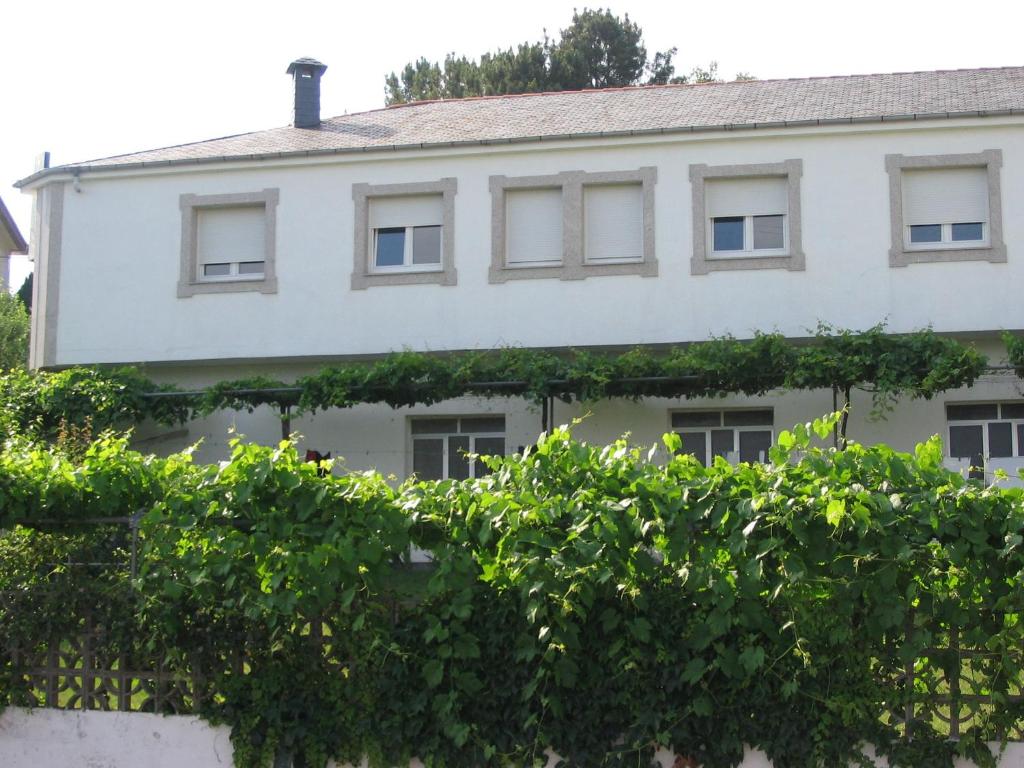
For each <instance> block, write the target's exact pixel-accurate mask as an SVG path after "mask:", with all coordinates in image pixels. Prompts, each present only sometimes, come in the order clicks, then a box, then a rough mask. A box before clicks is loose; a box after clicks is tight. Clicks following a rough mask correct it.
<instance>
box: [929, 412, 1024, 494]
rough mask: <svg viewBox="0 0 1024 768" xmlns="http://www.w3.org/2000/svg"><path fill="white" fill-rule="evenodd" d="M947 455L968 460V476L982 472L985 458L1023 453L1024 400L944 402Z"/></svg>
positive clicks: (977, 475)
mask: <svg viewBox="0 0 1024 768" xmlns="http://www.w3.org/2000/svg"><path fill="white" fill-rule="evenodd" d="M946 420H947V421H948V422H949V441H948V443H947V445H948V446H949V455H950V457H951V458H954V459H968V460H969V461H970V462H971V467H972V470H971V476H972V477H980V476H982V475H983V474H984V466H985V459H986V458H992V459H1001V458H1010V457H1013V456H1024V402H1016V403H965V404H962V405H947V406H946Z"/></svg>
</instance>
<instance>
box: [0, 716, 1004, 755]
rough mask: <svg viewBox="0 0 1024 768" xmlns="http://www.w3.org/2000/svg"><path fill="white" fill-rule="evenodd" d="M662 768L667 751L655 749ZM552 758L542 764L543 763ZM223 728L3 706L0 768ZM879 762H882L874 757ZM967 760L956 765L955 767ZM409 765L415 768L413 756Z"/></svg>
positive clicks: (185, 738) (181, 739)
mask: <svg viewBox="0 0 1024 768" xmlns="http://www.w3.org/2000/svg"><path fill="white" fill-rule="evenodd" d="M657 758H658V761H659V763H660V764H661V766H662V768H672V763H673V761H674V759H675V756H674V755H672V754H671V753H669V752H667V751H665V750H662V751H660V752H659V753H658V755H657ZM554 763H555V757H554V756H552V758H551V759H550V760H549V761H548V768H551V766H553V765H554ZM232 765H233V762H232V750H231V741H230V739H229V735H228V729H227V728H226V727H224V726H219V727H213V726H210V725H209V724H207V723H205V722H203V721H201V720H198V719H197V718H194V717H182V716H166V717H165V716H161V715H149V714H144V713H141V712H82V711H68V710H59V709H33V710H25V709H18V708H14V707H11V708H9V709H7V710H6V711H4V712H3V714H2V715H0V766H3V768H49V767H50V766H87V767H88V768H139V766H146V768H181V767H182V766H187V768H230V766H232ZM878 765H879V766H885V765H886V763H885V762H884V761H878ZM969 765H970V763H967V762H958V763H957V768H968V766H969ZM998 765H999V768H1021V766H1024V744H1021V743H1015V744H1010V745H1008V746H1007V748H1006V751H1005V752H1003V753H1002V755H1001V757H1000V760H999V763H998ZM410 768H422V763H420V762H419V761H418V760H414V761H413V762H412V763H411V764H410ZM741 768H772V764H771V762H770V761H769V760H768V759H767V758H766V757H765V756H764V754H763V753H761V752H754V751H749V752H748V753H747V755H746V757H745V759H744V760H743V763H742V765H741Z"/></svg>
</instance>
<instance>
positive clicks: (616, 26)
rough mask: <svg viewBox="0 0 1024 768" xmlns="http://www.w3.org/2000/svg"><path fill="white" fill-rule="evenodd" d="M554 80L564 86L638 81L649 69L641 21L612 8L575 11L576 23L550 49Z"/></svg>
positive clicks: (596, 85)
mask: <svg viewBox="0 0 1024 768" xmlns="http://www.w3.org/2000/svg"><path fill="white" fill-rule="evenodd" d="M550 60H551V63H550V69H551V79H552V81H554V82H556V83H558V85H559V86H560V87H561V88H563V89H567V90H568V89H573V90H575V89H579V88H614V87H619V86H624V85H634V84H636V83H638V82H639V81H640V78H641V76H642V75H643V74H644V71H645V70H646V69H647V48H645V47H644V44H643V32H642V30H641V29H640V27H639V25H637V24H636V23H635V22H632V21H630V20H629V14H628V13H627V14H626V16H625V17H624V18H622V19H620V18H618V17H617V16H614V15H613V14H612V12H611V11H607V10H596V11H592V10H589V9H584V10H583V11H582V12H576V11H574V12H573V15H572V24H570V25H569V28H568V29H563V30H562V39H561V41H560V42H559V43H558V44H557V45H555V46H553V47H552V49H551V53H550Z"/></svg>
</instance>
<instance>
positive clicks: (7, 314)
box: [0, 286, 28, 370]
mask: <svg viewBox="0 0 1024 768" xmlns="http://www.w3.org/2000/svg"><path fill="white" fill-rule="evenodd" d="M27 363H28V311H27V310H26V309H25V305H24V304H22V303H21V299H20V298H18V297H17V296H12V295H11V294H9V293H8V292H7V289H6V286H5V287H4V288H3V289H2V290H0V369H4V370H6V369H8V368H24V367H25V365H26V364H27Z"/></svg>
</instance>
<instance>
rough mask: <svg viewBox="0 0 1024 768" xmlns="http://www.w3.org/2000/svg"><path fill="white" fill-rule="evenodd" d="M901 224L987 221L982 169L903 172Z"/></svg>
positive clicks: (985, 181) (984, 174)
mask: <svg viewBox="0 0 1024 768" xmlns="http://www.w3.org/2000/svg"><path fill="white" fill-rule="evenodd" d="M903 221H904V223H905V224H907V225H912V224H957V223H967V222H976V221H979V222H987V221H988V173H987V172H986V170H985V169H984V168H934V169H932V168H928V169H920V170H919V169H913V170H905V171H903Z"/></svg>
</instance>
